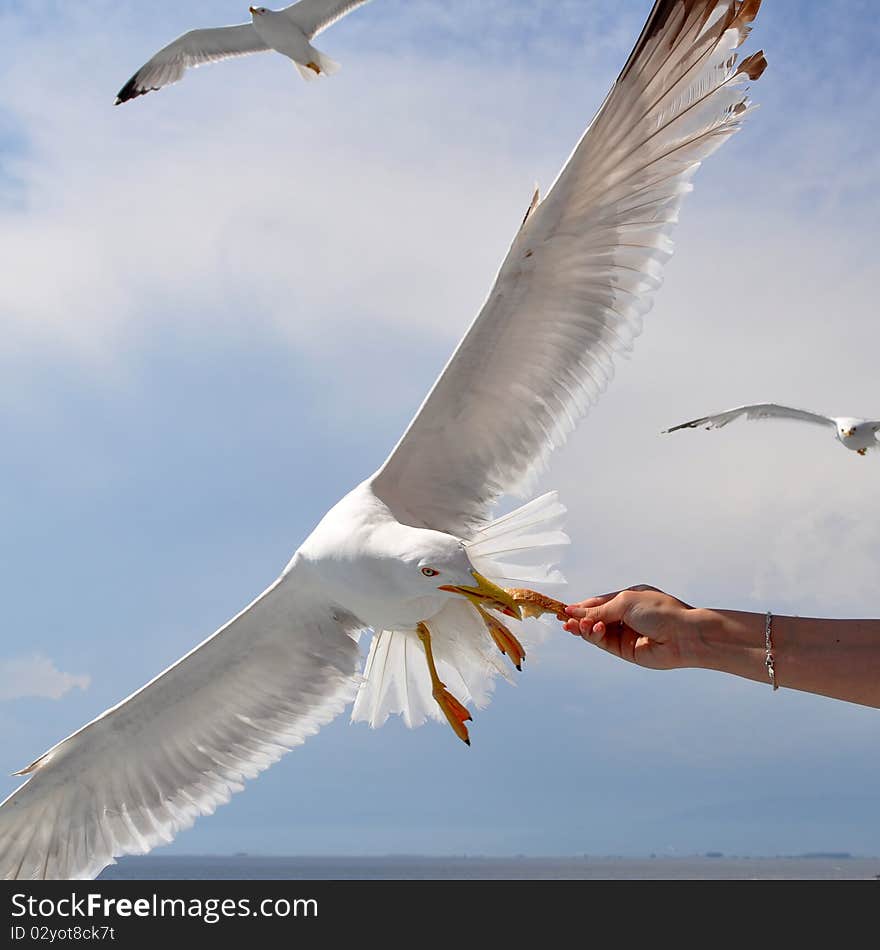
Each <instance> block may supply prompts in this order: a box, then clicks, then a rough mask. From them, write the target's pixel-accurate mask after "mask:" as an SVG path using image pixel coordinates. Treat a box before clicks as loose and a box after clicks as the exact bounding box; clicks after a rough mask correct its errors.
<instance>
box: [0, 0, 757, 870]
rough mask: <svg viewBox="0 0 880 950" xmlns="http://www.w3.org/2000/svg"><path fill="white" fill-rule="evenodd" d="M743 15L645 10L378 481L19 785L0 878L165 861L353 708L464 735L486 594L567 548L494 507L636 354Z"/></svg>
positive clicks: (717, 10) (524, 577)
mask: <svg viewBox="0 0 880 950" xmlns="http://www.w3.org/2000/svg"><path fill="white" fill-rule="evenodd" d="M305 4H306V0H303V3H301V4H299V5H297V8H298V7H300V6H303V7H304V6H305ZM759 6H760V0H657V3H656V4H655V6H654V9H653V10H652V12H651V15H650V18H649V20H648V22H647V25H646V27H645V29H644V31H643V33H642V35H641V36H640V38H639V40H638V42H637V44H636V46H635V49H634V50H633V53H632V55H631V57H630V58H629V60H628V61H627V63H626V65H625V67H624V69H623V71H622V72H621V74H620V76H619V77H618V79H617V80H616V82H615V83H614V85H613V87H612V89H611V92H610V93H609V95H608V96H607V98H606V99H605V102H604V104H603V105H602V107H601V108H600V110H599V112H598V114H597V115H596V116H595V118H594V119H593V121H592V122H591V123H590V125H589V127H588V130H587V132H586V133H585V135H584V137H583V138H582V139H581V141H580V142H579V144H578V145H577V147H576V148H575V150H574V152H573V153H572V155H571V157H570V158H569V160H568V162H567V163H566V164H565V166H564V168H563V170H562V172H561V174H560V175H559V177H558V179H557V180H556V182H555V184H554V185H553V187H552V188H551V189H550V191H549V193H548V194H547V196H546V197H545V198H544V199H543V201H541V202H540V203H539V202H538V201H537V196H536V199H535V200H534V201H533V202H532V204H531V206H530V208H529V212H528V214H527V215H526V219H525V221H524V222H523V224H522V226H521V228H520V230H519V232H518V233H517V234H516V236H515V238H514V240H513V243H512V245H511V247H510V250H509V252H508V254H507V257H506V259H505V260H504V262H503V264H502V266H501V269H500V271H499V273H498V276H497V278H496V281H495V284H494V286H493V288H492V290H491V292H490V294H489V296H488V298H487V300H486V302H485V304H484V305H483V307H482V309H481V311H480V313H479V314H478V316H477V318H476V320H475V321H474V322H473V324H472V325H471V327H470V329H469V330H468V332H467V333H466V334H465V336H464V338H463V339H462V341H461V343H460V344H459V346H458V348H457V350H456V351H455V353H454V354H453V356H452V358H451V359H450V361H449V363H448V364H447V366H446V368H445V369H444V371H443V373H442V374H441V376H440V378H439V379H438V380H437V382H436V383H435V384H434V387H433V388H432V389H431V391H430V393H429V395H428V396H427V398H426V399H425V401H424V403H423V404H422V406H421V408H420V409H419V410H418V412H417V413H416V415H415V417H414V419H413V421H412V423H411V424H410V426H409V428H408V429H407V431H406V432H405V433H404V435H403V436H402V438H401V439H400V441H399V442H398V444H397V446H396V447H395V448H394V450H393V451H392V452H391V454H390V456H389V457H388V459H387V460H386V461H385V463H384V464H383V465H382V467H381V468H380V469H379V470H378V471H377V472H376V473H374V474H373V475H372V476H371V477H370V478H368V479H366V480H365V481H364V482H363V483H362V484H361V485H359V486H357V487H356V488H355V489H354V490H353V491H352V492H351V493H349V494H348V495H347V496H346V497H345V498H343V499H342V500H341V501H340V502H339V503H338V504H337V505H336V506H334V508H333V509H332V510H331V511H330V512H328V514H327V515H326V516H325V517H324V518H323V519H322V520H321V522H320V523H319V524H318V526H317V527H316V528H315V530H314V531H313V532H312V534H311V535H310V536H309V537H308V538H307V539H306V540H305V542H304V543H303V544H302V545H301V547H300V548H299V550H298V551H297V552H296V554H295V555H294V557H293V558H292V560H291V561H290V563H289V564H288V566H287V568H286V569H285V570H284V572H283V573H282V574H281V576H280V577H279V578H278V580H277V581H275V582H274V583H273V584H272V585H271V586H270V587H269V588H268V589H267V590H266V591H265V592H264V593H263V594H262V595H260V596H259V597H258V598H257V599H256V600H255V601H254V602H253V603H252V604H250V606H248V607H246V608H245V609H244V610H243V611H242V612H241V613H240V614H239V615H238V616H236V617H235V618H233V619H232V620H231V621H230V622H229V623H227V624H226V625H225V626H224V627H222V628H221V629H220V630H218V631H217V632H216V633H215V634H214V635H213V636H211V637H209V638H208V639H207V640H205V641H204V642H203V643H202V644H200V645H199V646H196V647H195V648H194V649H193V650H192V651H191V652H190V653H188V654H187V655H186V656H184V657H183V658H182V659H181V660H179V661H178V662H177V663H175V664H174V665H173V666H172V667H170V668H169V669H167V670H166V671H165V672H164V673H162V674H160V675H159V676H158V677H156V678H155V679H154V680H152V681H151V682H150V683H147V685H146V686H144V687H143V688H142V689H140V690H139V691H138V692H137V693H135V694H134V695H132V696H130V697H128V699H126V700H124V701H123V702H121V703H119V704H118V705H117V706H114V707H113V708H111V709H109V710H107V711H106V712H105V713H104V714H102V715H101V716H99V717H98V718H97V719H96V720H95V721H93V722H91V723H89V724H88V725H86V726H84V727H83V728H82V729H80V730H79V731H78V732H76V733H74V734H73V735H72V736H70V737H69V738H67V739H65V740H63V741H62V742H60V743H59V744H58V745H56V746H55V747H54V748H52V749H50V750H49V751H48V752H47V753H45V754H44V755H42V756H41V757H40V758H38V759H37V760H36V761H35V762H33V763H32V764H31V765H30V766H28V767H27V768H26V769H24V770H22V772H21V774H22V775H25V776H27V781H26V782H25V783H24V784H23V785H22V786H21V787H20V788H19V789H18V790H17V791H16V792H14V793H13V794H12V795H11V796H10V797H9V798H8V799H7V800H6V801H5V802H4V803H3V804H2V806H0V877H2V878H88V877H93V876H95V875H96V874H98V873H99V872H100V871H101V870H102V869H103V868H104V867H106V866H107V865H108V864H110V863H112V862H113V860H114V859H115V858H116V857H118V856H120V855H124V854H143V853H145V852H147V851H149V850H150V849H151V848H153V847H155V846H156V845H158V844H161V843H163V842H167V841H170V840H171V839H173V838H174V836H175V835H176V834H177V833H178V832H179V831H181V830H182V829H183V828H186V827H188V826H189V825H191V824H192V823H193V822H194V821H195V820H196V818H197V817H198V816H199V815H204V814H209V813H211V812H213V811H214V809H215V808H216V807H217V806H218V805H219V804H222V803H223V802H225V801H227V800H228V799H229V797H230V795H231V794H232V793H233V792H236V791H239V790H241V788H242V787H243V785H244V782H245V780H246V779H250V778H254V777H255V776H256V775H257V774H259V773H260V772H261V771H262V770H263V769H265V768H267V767H268V766H269V765H271V764H272V763H273V762H275V761H277V759H278V758H280V757H281V755H283V754H284V753H285V752H287V751H288V750H290V749H292V748H293V747H295V746H297V745H299V744H300V743H302V742H303V741H305V739H306V738H307V737H309V736H311V735H313V734H314V733H315V732H317V731H318V729H320V727H321V726H322V725H324V724H325V723H327V722H329V721H330V720H331V719H333V718H334V717H335V716H337V715H338V714H339V713H341V712H342V710H343V709H344V708H345V707H346V706H347V705H349V704H350V703H352V702H353V709H352V718H353V719H354V720H356V721H364V722H367V723H369V724H370V725H371V726H372V727H378V726H381V725H382V723H383V722H385V720H386V719H387V718H388V716H390V715H400V716H402V717H403V719H404V721H405V722H406V724H407V725H409V726H417V725H420V724H421V723H423V722H425V720H426V719H428V718H433V719H439V720H441V721H442V719H443V714H442V713H441V712H440V709H439V707H438V704H439V703H440V700H439V699H438V698H437V696H438V682H439V681H440V680H442V682H441V683H439V685H440V686H444V684H445V687H444V688H446V687H448V690H449V692H450V693H451V694H454V697H455V698H456V702H458V706H459V711H460V712H462V713H463V714H465V715H467V713H468V710H467V708H466V707H465V706H464V705H463V704H471V705H472V706H476V707H478V708H481V707H484V706H486V705H487V704H488V702H489V701H490V698H491V693H492V689H493V684H494V682H495V680H496V678H497V677H498V676H502V677H506V678H508V679H510V678H512V674H511V672H510V666H511V663H510V662H509V661H508V658H509V657H511V654H510V653H508V658H506V657H505V656H502V654H501V652H500V650H501V649H503V645H502V643H500V642H499V641H498V640H497V639H496V640H495V641H494V642H493V639H492V638H493V637H494V636H495V634H494V633H492V634H491V635H490V633H491V631H492V630H493V629H494V628H493V627H492V626H491V625H490V624H489V623H488V621H490V620H491V621H492V622H494V620H497V618H494V620H493V618H491V617H490V616H489V613H488V610H487V609H484V607H485V608H488V609H491V610H495V611H496V612H500V613H502V614H503V613H504V609H505V603H504V598H505V597H507V598H509V597H510V595H509V594H506V593H505V591H504V590H502V589H501V588H502V586H503V585H510V586H511V587H520V586H525V585H532V584H537V585H545V584H550V583H558V582H560V581H561V576H560V575H559V574H558V572H557V571H556V569H555V563H556V561H557V560H558V556H559V553H560V551H561V549H562V547H563V545H564V544H565V543H566V542H567V538H566V537H565V535H564V534H563V533H562V530H561V528H562V521H563V517H564V508H563V507H562V506H561V505H560V503H559V501H558V500H557V499H556V497H555V495H554V494H552V493H551V494H548V495H545V496H543V497H541V498H538V499H536V500H534V501H531V502H529V503H528V504H526V505H524V506H523V507H521V508H519V509H517V510H515V511H513V512H510V513H509V514H506V515H504V516H502V517H500V518H494V520H493V511H494V508H495V505H496V503H497V502H498V501H499V500H500V499H501V498H502V497H503V496H505V495H516V494H519V495H523V494H525V493H526V492H527V491H528V488H529V486H530V485H531V484H532V480H533V478H534V476H535V475H536V474H537V473H539V472H540V471H541V470H542V469H543V468H544V467H545V466H546V464H547V461H548V459H549V457H550V455H551V454H552V452H553V450H554V449H555V448H557V447H558V446H560V445H561V444H562V443H563V442H564V441H565V439H566V437H567V436H568V435H569V433H570V432H571V431H572V430H573V429H574V427H575V425H576V424H577V423H578V421H579V420H580V419H581V418H583V416H584V415H585V414H586V413H587V411H588V410H589V408H590V406H591V405H592V404H593V403H594V402H595V401H596V400H597V399H598V397H599V395H600V394H601V392H602V391H603V389H604V388H605V386H606V385H607V384H608V382H609V381H610V379H611V376H612V374H613V371H614V357H615V354H617V353H619V352H621V351H624V350H626V349H628V348H629V347H630V345H631V344H632V342H633V340H634V339H635V337H636V336H637V335H638V334H639V332H640V330H641V320H642V317H643V316H644V314H646V313H647V312H648V310H650V308H651V304H652V299H653V295H654V293H655V292H656V290H657V289H658V288H659V286H660V284H661V279H662V272H663V265H664V264H665V262H666V261H667V260H668V259H669V257H670V255H671V253H672V242H671V239H670V232H671V231H672V229H673V226H674V224H675V223H676V221H677V219H678V211H679V208H680V206H681V204H682V201H683V199H684V196H685V195H686V194H687V193H688V192H689V191H690V190H691V188H692V185H691V179H692V178H693V176H694V174H695V172H696V170H697V168H698V167H699V165H700V163H701V162H702V161H703V160H704V159H705V158H707V156H709V155H711V154H712V153H713V152H714V151H716V150H717V149H718V148H719V147H720V146H721V145H722V144H723V143H724V142H725V141H727V140H728V139H729V138H730V137H731V136H732V135H733V134H734V133H735V132H736V131H737V130H738V129H739V128H740V126H741V124H742V121H743V119H744V117H745V116H746V115H747V114H748V107H749V99H748V91H747V86H748V81H749V80H750V79H752V80H754V79H757V78H758V77H759V76H760V75H761V73H762V72H763V70H764V68H765V66H766V61H765V60H764V58H763V55H762V54H761V53H757V54H754V55H752V56H750V57H748V58H746V59H744V60H742V61H739V59H738V54H737V53H736V50H737V49H738V47H739V46H740V45H741V43H742V42H743V40H744V39H745V38H746V36H747V35H748V32H749V30H750V28H751V23H752V21H753V20H754V19H755V17H756V15H757V12H758V8H759ZM751 162H752V159H751V157H750V156H748V155H745V156H744V159H743V163H744V167H746V168H748V167H750V164H751ZM741 177H742V176H732V178H731V187H732V188H736V189H737V190H738V189H739V188H741V187H742V182H741ZM729 267H730V270H731V272H732V273H737V272H738V270H739V267H740V263H739V260H738V252H737V251H736V250H735V248H734V247H732V250H731V260H730V261H729ZM477 600H479V601H480V602H481V603H477ZM481 604H482V606H481ZM512 622H513V621H512ZM517 629H519V628H517ZM529 629H534V628H527V629H526V631H525V632H522V635H523V636H525V635H526V634H527V633H528V630H529ZM365 630H369V631H371V632H372V641H371V645H370V651H369V656H368V657H367V660H366V663H365V665H364V666H363V673H362V675H361V674H359V670H360V669H361V662H360V653H359V649H358V644H357V639H358V637H359V636H360V634H361V633H362V632H363V631H365ZM426 631H427V633H426ZM496 632H497V631H496ZM428 634H429V635H430V636H428ZM502 639H503V638H502ZM429 641H432V642H433V654H434V659H435V660H436V668H435V669H430V670H429V669H428V668H427V667H428V665H429V662H430V659H431V657H430V653H429ZM505 652H506V651H505ZM426 661H429V662H428V663H426ZM459 701H460V702H459ZM446 718H447V719H448V720H449V721H450V725H453V722H452V720H451V719H450V716H449V714H448V713H447V715H446ZM460 724H461V725H463V722H461V723H460ZM453 728H454V729H455V725H453ZM465 731H466V730H465ZM457 734H459V736H460V738H463V736H462V735H461V734H460V733H458V732H457Z"/></svg>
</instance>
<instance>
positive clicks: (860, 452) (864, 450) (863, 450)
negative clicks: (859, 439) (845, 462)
mask: <svg viewBox="0 0 880 950" xmlns="http://www.w3.org/2000/svg"><path fill="white" fill-rule="evenodd" d="M867 454H868V450H867V449H859V455H861V457H862V458H864V457H865V456H866V455H867Z"/></svg>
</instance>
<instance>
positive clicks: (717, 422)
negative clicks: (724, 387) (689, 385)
mask: <svg viewBox="0 0 880 950" xmlns="http://www.w3.org/2000/svg"><path fill="white" fill-rule="evenodd" d="M741 418H745V419H793V420H795V421H796V422H806V423H808V424H810V425H814V426H821V427H823V428H825V429H832V430H833V431H834V435H835V437H836V438H837V441H838V442H840V444H841V445H842V446H843V447H844V448H847V449H849V450H850V451H851V452H856V453H858V454H859V455H865V454H866V453H867V452H868V451H869V450H870V449H876V448H878V447H880V442H878V441H877V433H878V432H880V421H877V420H874V421H872V420H870V419H859V418H856V417H853V416H824V415H821V414H820V413H817V412H810V411H809V410H807V409H796V408H795V407H793V406H783V405H780V404H779V403H775V402H762V403H755V404H754V405H750V406H737V407H736V408H735V409H727V410H725V411H724V412H718V413H715V415H712V416H702V417H701V418H699V419H692V420H691V421H690V422H683V423H681V425H677V426H673V428H671V429H667V430H666V431H665V433H664V434H667V433H669V432H678V431H679V430H681V429H722V428H724V426H726V425H729V424H730V423H731V422H733V421H734V420H735V419H741Z"/></svg>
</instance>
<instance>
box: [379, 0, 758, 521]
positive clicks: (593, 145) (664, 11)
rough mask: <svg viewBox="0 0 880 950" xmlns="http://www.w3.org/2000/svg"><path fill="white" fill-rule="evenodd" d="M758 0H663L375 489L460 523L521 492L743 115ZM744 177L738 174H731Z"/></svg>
mask: <svg viewBox="0 0 880 950" xmlns="http://www.w3.org/2000/svg"><path fill="white" fill-rule="evenodd" d="M759 6H760V0H658V2H657V3H656V4H655V6H654V10H653V12H652V13H651V16H650V19H649V21H648V24H647V26H646V28H645V30H644V32H643V34H642V36H641V38H640V40H639V42H638V44H637V46H636V48H635V50H634V51H633V53H632V56H631V57H630V59H629V61H628V62H627V64H626V66H625V68H624V70H623V72H622V73H621V75H620V77H619V78H618V80H617V81H616V83H615V85H614V86H613V88H612V90H611V92H610V93H609V95H608V97H607V98H606V100H605V103H604V104H603V106H602V108H601V109H600V110H599V113H598V114H597V116H596V117H595V119H594V120H593V122H592V124H591V125H590V127H589V128H588V130H587V132H586V133H585V135H584V137H583V138H582V139H581V141H580V143H579V144H578V146H577V147H576V149H575V150H574V153H573V154H572V156H571V158H570V159H569V161H568V163H567V165H566V166H565V168H564V169H563V171H562V173H561V174H560V176H559V178H558V179H557V180H556V183H555V184H554V185H553V188H552V189H551V191H550V192H549V194H548V195H547V197H546V198H545V199H544V200H543V201H542V202H541V203H540V204H538V205H537V207H535V208H534V209H533V210H531V213H530V214H527V216H526V220H525V222H524V224H523V226H522V228H521V230H520V231H519V233H518V234H517V236H516V238H515V239H514V241H513V245H512V246H511V248H510V251H509V252H508V255H507V258H506V259H505V261H504V263H503V264H502V266H501V270H500V272H499V274H498V277H497V279H496V282H495V286H494V287H493V289H492V291H491V293H490V295H489V298H488V300H487V301H486V303H485V305H484V306H483V309H482V312H481V313H480V314H479V316H478V317H477V319H476V321H475V322H474V323H473V325H472V326H471V328H470V330H469V331H468V333H467V334H466V336H465V337H464V339H463V340H462V342H461V344H460V345H459V347H458V349H457V351H456V352H455V354H454V356H453V357H452V360H451V361H450V362H449V364H448V365H447V366H446V369H445V370H444V371H443V374H442V375H441V377H440V379H439V380H438V381H437V383H436V384H435V386H434V388H433V390H432V392H431V393H430V395H429V396H428V398H427V400H426V401H425V403H424V404H423V405H422V407H421V409H420V410H419V412H418V414H417V416H416V418H415V420H414V421H413V422H412V423H411V425H410V427H409V429H408V430H407V432H406V434H405V435H404V436H403V438H402V440H401V441H400V442H399V443H398V445H397V447H396V448H395V450H394V452H393V454H392V455H391V456H390V458H389V459H388V460H387V461H386V462H385V464H384V466H383V467H382V468H381V469H380V470H379V472H378V473H376V475H375V476H374V477H373V489H374V491H375V492H376V493H377V494H378V495H379V496H380V497H381V498H382V499H383V500H384V501H385V503H386V504H388V505H389V507H390V508H391V509H392V511H393V512H394V514H395V516H396V517H398V519H399V520H401V521H404V522H407V523H409V524H414V525H425V526H428V527H432V528H435V529H439V530H445V531H449V532H450V533H454V534H457V535H458V536H460V537H465V536H467V534H468V532H471V531H473V530H474V528H475V527H477V526H479V525H481V524H483V523H484V522H485V520H486V518H487V516H488V513H489V511H490V509H491V507H492V505H493V503H494V502H495V501H496V500H497V498H498V497H499V496H500V495H502V494H504V493H505V492H510V491H519V492H521V491H523V490H524V489H525V488H527V487H528V482H529V480H530V476H534V475H535V474H537V472H538V471H539V470H540V469H541V468H542V467H543V466H544V465H545V464H546V462H547V460H548V458H549V455H550V453H551V452H552V450H553V449H554V448H556V447H557V446H559V445H560V444H561V443H562V442H563V441H564V440H565V438H566V437H567V436H568V435H569V433H570V432H571V431H572V430H573V429H574V427H575V425H576V424H577V422H578V421H579V420H580V418H581V417H582V416H583V415H584V414H585V413H586V412H587V410H588V409H589V407H590V406H591V405H592V404H593V403H594V402H595V401H596V399H597V398H598V396H599V395H600V394H601V392H602V391H603V389H604V388H605V387H606V385H607V384H608V382H609V380H610V379H611V376H612V374H613V357H614V355H615V354H616V353H618V352H620V351H622V350H627V349H628V348H629V347H630V346H631V344H632V341H633V339H634V338H635V337H636V336H637V335H638V333H639V332H640V330H641V318H642V316H643V315H644V314H645V313H646V312H647V311H648V310H649V309H650V307H651V303H652V299H651V298H652V295H653V294H654V292H655V291H656V290H657V288H658V287H659V286H660V283H661V274H662V268H663V264H664V263H665V262H666V260H667V259H668V258H669V256H670V255H671V252H672V242H671V240H670V237H669V233H670V231H671V230H672V227H673V225H674V224H675V222H676V221H677V219H678V210H679V206H680V204H681V202H682V199H683V197H684V195H685V194H686V193H687V192H688V191H690V190H691V184H690V180H691V178H692V176H693V175H694V173H695V171H696V169H697V168H698V166H699V164H700V162H701V161H702V160H703V159H704V158H706V157H707V156H708V155H710V154H711V153H712V152H714V151H715V150H716V149H717V148H718V147H719V146H720V145H722V143H724V142H725V141H726V140H727V139H728V138H729V137H730V136H731V135H732V134H733V133H734V132H736V131H737V130H738V128H739V127H740V124H741V122H742V119H743V116H744V115H745V113H746V111H747V108H748V98H747V91H746V90H745V89H744V85H745V84H746V83H747V82H748V80H749V79H750V78H751V79H757V78H758V77H759V76H760V75H761V73H762V72H763V70H764V68H765V66H766V60H765V59H764V57H763V54H761V53H756V54H755V55H753V56H751V57H749V58H748V59H746V60H744V61H743V62H742V63H738V62H737V57H736V55H735V53H734V52H733V51H734V50H735V49H736V48H737V47H739V46H740V45H741V43H742V42H743V40H744V39H745V37H746V36H747V35H748V33H749V30H750V24H751V22H752V21H753V20H754V18H755V16H756V15H757V12H758V8H759ZM736 187H739V184H737V185H736Z"/></svg>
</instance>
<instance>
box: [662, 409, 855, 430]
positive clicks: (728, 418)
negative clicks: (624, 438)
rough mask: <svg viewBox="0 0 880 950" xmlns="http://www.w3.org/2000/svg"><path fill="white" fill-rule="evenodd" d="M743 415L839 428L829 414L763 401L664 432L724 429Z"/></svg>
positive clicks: (694, 420) (684, 423)
mask: <svg viewBox="0 0 880 950" xmlns="http://www.w3.org/2000/svg"><path fill="white" fill-rule="evenodd" d="M742 416H745V417H746V419H797V420H799V421H800V422H811V423H812V424H813V425H821V426H831V428H832V429H836V428H837V422H836V421H835V420H834V419H832V418H830V417H829V416H820V415H819V414H818V413H815V412H807V410H806V409H792V408H791V407H790V406H778V405H776V403H773V402H762V403H759V404H758V405H755V406H738V407H737V408H736V409H728V410H727V412H719V413H717V414H716V415H714V416H703V417H702V418H701V419H692V420H691V421H690V422H683V423H682V424H681V425H678V426H674V427H673V428H671V429H666V430H665V432H664V433H663V434H664V435H666V434H668V433H669V432H678V431H679V430H680V429H700V428H705V429H722V428H723V427H724V426H726V425H727V424H728V423H730V422H733V421H734V419H739V418H740V417H742Z"/></svg>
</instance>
